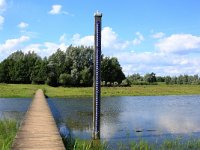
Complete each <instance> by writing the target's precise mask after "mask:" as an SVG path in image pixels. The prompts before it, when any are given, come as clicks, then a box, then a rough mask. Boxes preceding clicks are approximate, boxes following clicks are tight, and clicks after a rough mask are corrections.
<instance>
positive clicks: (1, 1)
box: [0, 0, 6, 13]
mask: <svg viewBox="0 0 200 150" xmlns="http://www.w3.org/2000/svg"><path fill="white" fill-rule="evenodd" d="M5 9H6V1H5V0H0V13H1V12H3V11H5Z"/></svg>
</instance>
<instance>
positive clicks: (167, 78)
mask: <svg viewBox="0 0 200 150" xmlns="http://www.w3.org/2000/svg"><path fill="white" fill-rule="evenodd" d="M165 83H166V84H170V83H171V77H170V76H166V77H165Z"/></svg>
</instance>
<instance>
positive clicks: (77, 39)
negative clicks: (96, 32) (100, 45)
mask: <svg viewBox="0 0 200 150" xmlns="http://www.w3.org/2000/svg"><path fill="white" fill-rule="evenodd" d="M72 43H73V45H85V46H92V45H93V44H94V36H92V35H88V36H85V37H82V38H81V36H80V34H74V35H73V37H72Z"/></svg>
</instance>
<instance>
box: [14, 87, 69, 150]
mask: <svg viewBox="0 0 200 150" xmlns="http://www.w3.org/2000/svg"><path fill="white" fill-rule="evenodd" d="M11 149H12V150H65V147H64V144H63V142H62V138H61V136H60V134H59V132H58V129H57V126H56V123H55V120H54V118H53V116H52V113H51V111H50V108H49V106H48V103H47V101H46V99H45V97H44V93H43V91H42V90H37V92H36V94H35V97H34V99H33V101H32V103H31V106H30V107H29V110H28V111H27V113H26V115H25V119H24V121H23V122H22V124H21V126H20V129H19V131H18V133H17V135H16V137H15V140H14V142H13V145H12V148H11Z"/></svg>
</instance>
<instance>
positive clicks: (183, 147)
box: [65, 138, 200, 150]
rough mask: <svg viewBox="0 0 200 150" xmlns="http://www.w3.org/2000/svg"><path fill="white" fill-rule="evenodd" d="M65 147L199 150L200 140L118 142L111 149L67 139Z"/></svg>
mask: <svg viewBox="0 0 200 150" xmlns="http://www.w3.org/2000/svg"><path fill="white" fill-rule="evenodd" d="M65 146H66V149H67V150H114V149H117V150H198V149H200V139H190V140H188V141H184V140H181V139H180V138H177V139H175V140H165V141H163V142H162V143H148V142H147V141H144V140H140V141H138V142H135V141H133V142H130V143H128V144H127V143H126V144H125V143H121V142H119V143H118V144H117V145H116V147H111V146H109V144H108V143H105V142H103V143H101V142H100V141H92V140H72V139H70V140H69V139H68V140H66V141H65Z"/></svg>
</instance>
